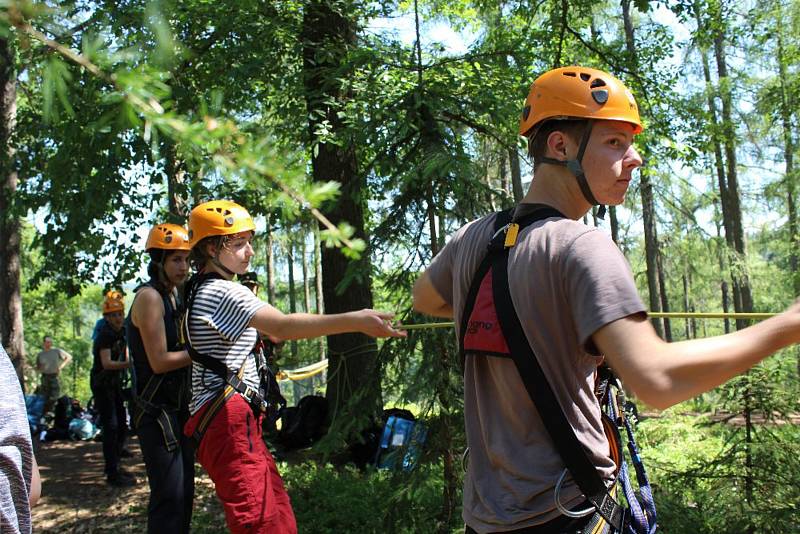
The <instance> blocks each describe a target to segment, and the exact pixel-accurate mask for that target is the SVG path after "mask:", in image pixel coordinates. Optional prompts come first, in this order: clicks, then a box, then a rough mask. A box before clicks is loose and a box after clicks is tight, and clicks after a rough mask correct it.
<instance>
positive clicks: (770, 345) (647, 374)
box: [592, 303, 800, 409]
mask: <svg viewBox="0 0 800 534" xmlns="http://www.w3.org/2000/svg"><path fill="white" fill-rule="evenodd" d="M592 339H593V340H594V342H595V344H596V345H597V347H598V349H600V352H602V353H603V354H604V355H605V357H606V359H607V360H608V362H609V364H610V365H611V367H612V368H613V369H614V370H615V371H616V372H617V374H618V375H619V376H620V378H622V380H623V381H624V382H625V384H626V385H627V386H628V387H630V388H631V390H632V391H633V392H634V393H635V394H636V396H637V397H639V398H640V399H641V400H642V401H644V402H645V403H647V404H649V405H651V406H653V407H655V408H659V409H665V408H668V407H670V406H672V405H674V404H677V403H679V402H682V401H684V400H687V399H690V398H692V397H695V396H697V395H699V394H700V393H703V392H705V391H708V390H709V389H712V388H715V387H717V386H719V385H720V384H723V383H724V382H726V381H728V380H730V379H731V378H733V377H735V376H737V375H739V374H741V373H743V372H745V371H746V370H748V369H749V368H750V367H752V366H753V365H755V364H757V363H758V362H760V361H761V360H763V359H764V358H766V357H767V356H769V355H771V354H773V353H774V352H775V351H777V350H779V349H781V348H783V347H786V346H788V345H791V344H793V343H797V342H798V341H800V304H798V303H795V304H794V305H793V306H792V307H790V308H789V309H788V310H787V311H785V312H784V313H782V314H780V315H777V316H775V317H771V318H770V319H767V320H765V321H762V322H761V323H758V324H756V325H754V326H751V327H749V328H745V329H743V330H739V331H736V332H733V333H730V334H725V335H722V336H716V337H710V338H705V339H696V340H691V341H681V342H677V343H667V342H665V341H663V340H662V339H661V338H659V337H658V335H657V334H656V332H655V330H653V327H652V325H651V324H650V322H649V321H648V320H647V319H646V318H644V317H642V316H636V315H632V316H628V317H624V318H622V319H619V320H617V321H614V322H612V323H609V324H607V325H606V326H604V327H602V328H600V329H599V330H598V331H597V332H595V333H594V334H593V336H592Z"/></svg>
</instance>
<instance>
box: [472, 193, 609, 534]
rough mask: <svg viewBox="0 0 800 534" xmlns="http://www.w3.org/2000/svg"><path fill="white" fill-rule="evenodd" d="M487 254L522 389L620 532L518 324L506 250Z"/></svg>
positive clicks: (541, 215) (544, 213)
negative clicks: (490, 262)
mask: <svg viewBox="0 0 800 534" xmlns="http://www.w3.org/2000/svg"><path fill="white" fill-rule="evenodd" d="M553 211H555V210H553V209H552V208H544V209H541V210H537V211H536V212H534V213H532V214H531V215H530V216H528V217H525V218H524V220H520V221H519V223H518V224H520V228H522V227H523V224H525V225H528V224H531V223H532V222H534V221H536V220H541V219H545V218H547V217H553V216H560V217H563V215H561V214H558V213H557V214H556V215H553V213H552V212H553ZM488 255H489V256H491V257H492V267H491V268H492V293H493V299H494V305H495V309H496V311H497V317H498V320H499V322H500V328H501V329H502V331H503V337H505V339H506V342H507V343H508V347H509V350H510V352H511V357H512V359H513V360H514V365H516V367H517V371H518V372H519V375H520V378H521V379H522V382H523V384H524V385H525V389H526V390H527V391H528V395H530V397H531V401H533V404H534V406H536V410H537V412H538V413H539V416H540V417H541V419H542V422H543V423H544V426H545V428H546V429H547V432H548V434H549V435H550V437H551V439H552V440H553V443H554V444H555V446H556V450H558V452H559V454H560V455H561V458H562V459H563V460H564V464H565V465H566V467H567V469H569V472H570V473H571V474H572V477H573V479H574V480H575V483H576V484H577V485H578V488H580V490H581V491H582V492H583V494H584V496H585V497H586V499H587V500H588V501H589V502H591V503H592V505H593V506H594V507H595V508H596V509H597V512H598V513H599V514H600V515H601V516H602V517H603V519H605V520H606V521H607V522H608V523H609V525H611V526H612V527H613V528H614V529H616V530H617V531H618V532H621V531H622V525H623V522H624V516H625V510H624V509H623V508H622V507H621V506H620V505H619V504H617V502H616V501H615V500H614V498H613V497H612V496H611V495H610V494H609V493H608V489H607V488H606V485H605V483H604V482H603V479H602V478H600V475H599V474H598V472H597V469H596V468H595V466H594V464H593V463H592V461H591V460H590V459H589V456H588V455H587V454H586V450H585V449H584V447H583V445H582V444H581V442H580V440H578V437H577V436H576V435H575V431H574V430H573V428H572V425H570V424H569V421H568V420H567V418H566V416H565V415H564V412H563V411H562V409H561V406H560V404H559V403H558V399H557V398H556V396H555V394H554V393H553V390H552V388H551V387H550V383H549V382H548V381H547V377H546V376H545V374H544V371H543V370H542V368H541V366H540V365H539V361H538V360H537V358H536V354H534V352H533V349H532V348H531V346H530V343H528V339H527V337H526V336H525V332H524V330H523V329H522V325H521V324H520V322H519V317H518V316H517V312H516V310H515V309H514V303H513V301H512V299H511V291H510V288H509V283H508V257H509V248H507V247H503V249H502V250H498V249H497V247H492V248H490V250H489V253H488ZM473 283H474V282H473ZM478 283H480V282H478Z"/></svg>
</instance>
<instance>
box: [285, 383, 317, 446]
mask: <svg viewBox="0 0 800 534" xmlns="http://www.w3.org/2000/svg"><path fill="white" fill-rule="evenodd" d="M327 418H328V400H327V399H326V398H325V397H320V396H318V395H307V396H305V397H303V398H302V399H300V402H298V403H297V406H296V407H294V408H285V409H284V410H283V413H282V415H281V430H280V432H278V438H277V442H278V443H279V444H280V445H282V446H283V447H285V448H286V449H302V448H305V447H310V446H311V445H313V444H314V443H316V442H317V441H319V440H320V439H321V438H322V436H324V435H325V432H327V430H328V429H327V424H326V421H327Z"/></svg>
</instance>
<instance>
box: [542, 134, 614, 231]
mask: <svg viewBox="0 0 800 534" xmlns="http://www.w3.org/2000/svg"><path fill="white" fill-rule="evenodd" d="M593 127H594V121H593V120H589V121H588V124H587V125H586V128H585V129H584V130H583V135H582V136H581V142H580V145H579V146H578V156H577V157H576V158H575V159H569V160H567V161H561V160H558V159H555V158H548V157H544V158H542V163H550V164H551V165H560V166H562V167H566V168H567V169H568V170H569V172H571V173H572V175H573V176H575V179H576V180H577V181H578V186H579V187H580V188H581V192H582V193H583V198H585V199H586V201H587V202H588V203H589V204H591V205H592V206H600V207H599V208H598V209H597V217H598V218H599V219H605V216H606V207H605V206H604V205H603V204H600V203H599V202H598V201H597V199H596V198H594V195H593V194H592V189H591V188H590V187H589V182H588V181H587V180H586V173H585V172H584V171H583V166H582V165H581V161H583V154H584V152H586V146H587V145H588V144H589V137H591V135H592V128H593Z"/></svg>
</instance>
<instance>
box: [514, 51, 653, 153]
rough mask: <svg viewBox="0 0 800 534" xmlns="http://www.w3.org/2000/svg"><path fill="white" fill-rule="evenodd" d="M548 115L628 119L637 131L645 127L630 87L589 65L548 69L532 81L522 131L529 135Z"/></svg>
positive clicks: (573, 117)
mask: <svg viewBox="0 0 800 534" xmlns="http://www.w3.org/2000/svg"><path fill="white" fill-rule="evenodd" d="M548 119H598V120H614V121H624V122H629V123H631V124H633V125H634V127H635V131H634V133H635V134H638V133H640V132H641V131H642V130H643V129H644V127H643V126H642V121H641V119H640V118H639V107H638V106H637V105H636V100H635V99H634V98H633V94H631V92H630V90H628V88H627V87H625V85H624V84H623V83H622V82H621V81H619V80H618V79H617V78H615V77H614V76H612V75H611V74H608V73H607V72H603V71H601V70H597V69H591V68H588V67H562V68H559V69H553V70H551V71H548V72H545V73H544V74H542V75H541V76H539V77H538V78H537V79H536V81H535V82H533V85H531V89H530V92H529V93H528V98H527V100H526V101H525V107H524V108H523V109H522V117H521V119H520V122H519V133H520V135H524V136H526V137H528V138H530V137H532V136H533V134H535V133H536V127H537V126H539V125H541V123H542V122H544V121H546V120H548Z"/></svg>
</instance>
